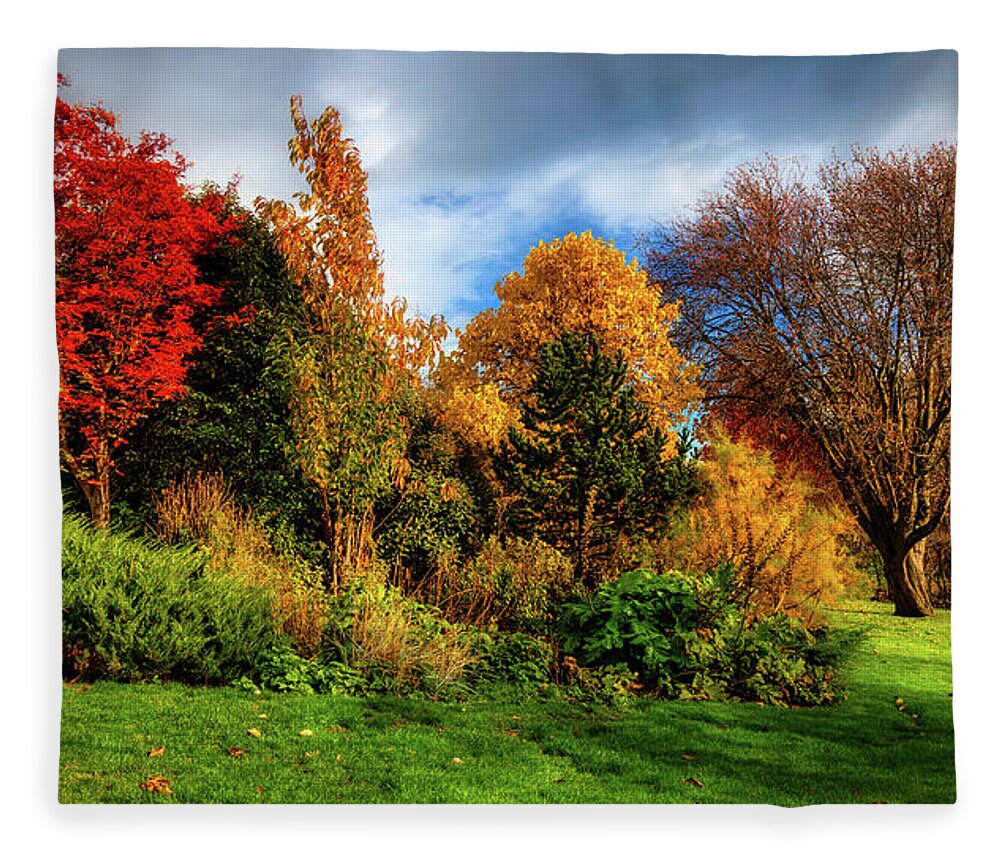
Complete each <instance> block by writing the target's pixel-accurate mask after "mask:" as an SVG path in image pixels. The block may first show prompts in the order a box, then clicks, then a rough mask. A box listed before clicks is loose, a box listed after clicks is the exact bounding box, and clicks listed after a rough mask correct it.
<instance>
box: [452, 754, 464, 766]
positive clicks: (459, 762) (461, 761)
mask: <svg viewBox="0 0 1000 860" xmlns="http://www.w3.org/2000/svg"><path fill="white" fill-rule="evenodd" d="M451 763H452V764H465V762H464V761H463V760H462V759H460V758H459V757H458V756H455V757H454V758H453V759H452V760H451Z"/></svg>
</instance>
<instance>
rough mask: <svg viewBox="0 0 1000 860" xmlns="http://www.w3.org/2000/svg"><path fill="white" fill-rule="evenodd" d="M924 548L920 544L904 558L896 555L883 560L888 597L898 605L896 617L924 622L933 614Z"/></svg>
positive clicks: (922, 543)
mask: <svg viewBox="0 0 1000 860" xmlns="http://www.w3.org/2000/svg"><path fill="white" fill-rule="evenodd" d="M925 548H926V545H925V543H924V541H921V542H920V543H918V544H917V545H916V546H915V547H913V549H911V550H910V551H909V552H908V553H906V554H905V555H904V554H900V553H895V554H892V555H890V556H889V557H884V558H883V562H884V563H885V578H886V581H887V582H888V584H889V596H890V597H891V598H892V602H893V603H894V604H895V605H896V615H901V616H903V617H905V618H923V617H926V616H928V615H933V614H934V608H933V607H932V606H931V597H930V592H929V591H928V589H927V577H926V575H925V574H924V552H925Z"/></svg>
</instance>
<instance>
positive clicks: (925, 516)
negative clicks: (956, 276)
mask: <svg viewBox="0 0 1000 860" xmlns="http://www.w3.org/2000/svg"><path fill="white" fill-rule="evenodd" d="M954 207H955V147H954V146H953V145H951V146H949V145H938V146H934V147H932V148H930V149H929V150H927V151H926V152H922V153H917V152H909V151H900V152H892V153H888V154H885V153H881V152H879V151H877V150H874V149H867V150H863V149H855V150H854V151H853V153H852V155H851V157H850V158H849V159H847V160H838V159H834V160H831V161H830V162H828V163H827V164H825V165H824V166H823V168H822V169H821V171H820V175H819V180H818V182H816V183H814V184H809V183H807V182H806V180H805V177H804V175H803V174H802V171H800V170H799V171H794V170H789V169H786V168H785V167H784V166H782V165H781V164H779V163H778V162H777V161H776V160H774V159H767V160H764V161H760V162H755V163H753V164H750V165H747V166H745V167H742V168H739V169H737V170H736V171H734V172H733V173H732V174H731V176H730V177H729V180H728V181H727V183H726V185H725V188H724V189H723V191H722V192H721V193H719V194H717V195H714V196H711V197H709V198H707V199H705V200H704V201H703V202H702V203H701V204H700V206H699V207H698V209H697V211H696V213H695V215H694V217H693V218H690V219H686V220H682V221H679V222H676V223H674V224H672V225H669V226H668V227H666V228H664V229H662V230H660V231H658V232H656V233H654V234H653V235H652V236H650V237H648V240H647V258H648V265H649V268H650V270H651V271H652V272H653V273H654V276H655V278H656V281H657V283H658V284H659V285H660V287H661V288H662V290H663V292H664V294H665V296H666V297H667V298H668V299H669V300H671V301H679V302H681V303H682V306H683V308H684V316H683V318H682V320H681V322H680V323H679V325H678V328H677V337H678V342H679V343H680V344H681V345H682V347H683V348H684V349H685V350H687V351H688V353H689V354H690V355H691V356H692V357H693V358H694V359H695V360H697V361H699V362H700V363H701V364H702V366H703V367H704V368H705V376H704V386H705V390H706V392H707V394H708V396H709V397H710V399H711V400H712V402H713V403H714V404H715V405H716V407H717V408H719V409H722V410H723V411H725V410H731V409H738V410H742V411H744V412H746V413H748V414H751V415H758V416H759V415H771V416H778V417H780V418H781V419H785V420H788V421H790V422H791V423H792V424H793V425H794V426H795V427H796V428H798V429H799V430H800V431H801V432H803V433H805V434H806V435H807V436H808V437H809V438H810V439H811V440H812V441H813V442H814V443H815V445H816V446H818V448H819V449H820V450H821V451H822V453H823V457H824V459H825V461H826V464H827V465H828V467H829V470H830V473H831V474H832V475H833V477H834V479H835V480H836V482H837V485H838V487H839V489H840V491H841V493H842V495H843V497H844V500H845V501H846V503H847V504H848V506H849V507H850V508H851V510H852V512H853V513H854V515H855V516H856V518H857V520H858V523H859V524H860V526H861V527H862V529H863V530H864V531H865V533H866V534H867V535H868V536H869V538H870V539H871V540H872V543H873V544H874V545H875V547H876V549H877V550H878V551H879V553H880V555H881V556H882V560H883V563H884V566H885V570H886V575H887V579H888V581H889V584H890V590H891V593H892V597H893V600H894V601H895V604H896V611H897V612H898V613H900V614H904V615H924V614H927V613H929V612H930V611H931V606H930V600H929V597H928V593H927V588H926V583H925V578H924V573H923V565H922V557H923V549H922V548H923V541H924V540H925V539H926V538H927V537H928V536H929V535H930V534H931V533H932V532H933V531H934V530H935V528H936V527H937V526H938V524H939V523H940V522H941V520H942V518H943V517H944V516H945V513H946V511H947V509H948V503H949V499H950V489H949V445H950V428H951V391H950V380H951V319H952V301H951V299H952V252H953V230H954Z"/></svg>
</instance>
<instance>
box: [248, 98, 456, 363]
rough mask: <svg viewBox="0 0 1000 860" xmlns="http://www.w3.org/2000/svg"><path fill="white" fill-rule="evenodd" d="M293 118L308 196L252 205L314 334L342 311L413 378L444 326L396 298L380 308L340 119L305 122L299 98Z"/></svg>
mask: <svg viewBox="0 0 1000 860" xmlns="http://www.w3.org/2000/svg"><path fill="white" fill-rule="evenodd" d="M291 117H292V125H293V127H294V129H295V134H294V136H293V137H292V139H291V140H290V141H289V142H288V152H289V158H290V160H291V162H292V164H293V165H294V166H295V168H296V169H297V170H298V171H299V173H301V174H302V175H303V176H304V177H305V179H306V181H307V182H308V184H309V190H308V191H299V192H296V193H295V194H294V195H293V196H294V198H295V202H296V203H297V207H296V206H292V205H291V204H289V203H285V202H283V201H280V200H264V199H263V198H258V199H257V201H256V207H257V211H258V212H259V213H260V214H261V215H263V216H264V217H266V218H267V219H268V220H269V221H270V222H271V223H272V224H273V225H274V227H275V232H276V238H277V243H278V247H279V248H280V250H281V252H282V254H284V256H285V259H286V260H287V262H288V266H289V268H290V269H291V271H292V273H293V275H294V276H295V277H296V279H297V280H298V281H299V283H300V285H301V287H302V291H303V297H304V299H305V301H306V305H307V306H308V308H309V311H310V313H311V315H312V318H313V321H314V326H315V328H316V330H317V331H318V332H320V333H322V332H328V331H330V329H331V328H332V325H333V322H332V316H334V315H336V314H337V313H338V312H339V310H340V309H341V308H342V307H344V306H345V305H346V307H347V308H349V309H350V310H351V311H352V312H353V313H354V314H356V315H357V316H358V318H359V319H361V320H363V321H365V322H366V323H367V327H368V331H369V334H370V335H371V336H373V337H375V338H377V339H379V340H380V342H381V343H383V344H384V345H385V346H386V347H387V348H388V349H389V352H390V355H391V356H392V358H393V361H394V364H395V366H396V368H397V369H398V370H400V371H403V372H404V373H402V374H401V376H405V375H406V373H407V372H409V373H412V374H415V373H416V372H417V371H418V370H419V369H420V368H422V367H424V366H426V365H427V364H428V363H429V362H430V361H431V360H432V359H433V358H434V356H435V355H437V354H438V352H439V351H440V348H441V342H442V340H443V339H444V336H445V334H446V333H447V326H446V325H445V323H444V320H443V319H442V318H440V317H432V318H431V319H430V320H423V319H420V318H407V316H406V301H405V300H404V299H402V298H398V297H397V298H394V299H392V300H391V301H389V302H387V301H386V299H385V288H384V285H383V280H382V270H381V262H382V261H381V254H380V253H379V250H378V246H377V245H376V242H375V230H374V228H373V226H372V220H371V213H370V211H369V208H368V176H367V174H366V173H365V171H364V169H363V168H362V166H361V153H360V152H359V151H358V148H357V146H356V145H355V143H354V141H353V140H351V139H350V138H348V137H345V136H344V130H343V124H342V123H341V120H340V114H339V112H338V111H337V110H336V109H335V108H333V107H327V108H326V110H324V111H323V113H322V114H320V116H319V117H318V118H317V119H315V120H313V121H312V122H309V121H308V120H307V119H306V116H305V113H304V111H303V110H302V99H301V97H300V96H293V97H292V100H291Z"/></svg>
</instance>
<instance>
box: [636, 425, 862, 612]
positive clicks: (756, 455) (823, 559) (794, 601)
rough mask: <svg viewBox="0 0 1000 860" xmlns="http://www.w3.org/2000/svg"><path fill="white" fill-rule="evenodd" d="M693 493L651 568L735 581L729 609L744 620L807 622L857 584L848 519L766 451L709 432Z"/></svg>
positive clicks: (802, 476) (805, 478) (827, 496)
mask: <svg viewBox="0 0 1000 860" xmlns="http://www.w3.org/2000/svg"><path fill="white" fill-rule="evenodd" d="M707 439H708V444H707V446H706V448H705V450H704V451H703V454H702V462H701V469H700V475H701V478H702V482H701V492H700V493H699V495H698V497H697V498H696V499H695V500H694V503H693V504H692V505H691V506H690V507H689V508H688V510H687V511H686V512H685V514H684V515H683V522H682V527H680V528H676V529H673V530H672V531H671V532H670V533H668V534H665V535H664V536H663V537H662V538H661V539H660V540H659V541H658V542H657V545H656V548H655V550H654V556H655V558H656V561H657V568H658V569H660V570H666V569H669V568H679V569H682V570H707V569H709V568H714V567H717V566H718V565H721V564H727V565H730V566H731V567H732V568H733V569H734V570H736V571H738V577H737V579H736V581H735V582H734V583H733V588H732V595H733V599H734V600H735V601H736V602H737V603H739V604H740V605H741V606H742V607H743V611H744V615H745V616H746V617H747V618H748V619H751V620H752V619H759V618H766V617H768V616H770V615H772V614H774V613H776V612H784V613H788V614H790V615H795V616H797V617H800V618H802V619H803V620H806V621H810V620H812V619H813V618H816V617H817V616H820V615H821V611H822V610H821V607H822V606H823V605H830V604H831V603H833V602H835V601H836V600H837V599H838V598H839V597H841V596H842V595H843V593H844V591H845V589H846V588H848V587H849V586H850V585H851V584H852V583H853V582H854V580H855V579H856V578H857V572H856V570H855V565H854V557H855V555H854V554H853V553H852V552H851V551H850V547H851V544H852V541H853V539H854V537H855V534H856V528H855V525H854V522H853V519H852V518H851V516H850V515H849V514H848V512H847V511H846V510H844V509H843V507H842V505H840V504H838V502H837V501H836V500H833V499H831V498H830V494H829V493H826V492H824V491H823V490H822V489H821V488H817V487H816V486H815V485H814V484H813V483H812V482H811V481H810V480H809V478H808V476H807V475H806V474H805V473H796V472H795V471H794V470H792V469H786V470H785V471H781V470H779V469H778V468H777V467H776V466H775V464H774V462H773V459H772V457H771V455H770V454H769V452H768V451H767V450H765V449H761V448H756V447H754V446H753V444H752V443H749V442H742V441H733V440H732V439H731V438H729V437H728V436H727V435H726V434H725V432H724V431H722V430H720V429H719V428H713V429H712V430H710V432H709V433H708V434H707Z"/></svg>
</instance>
